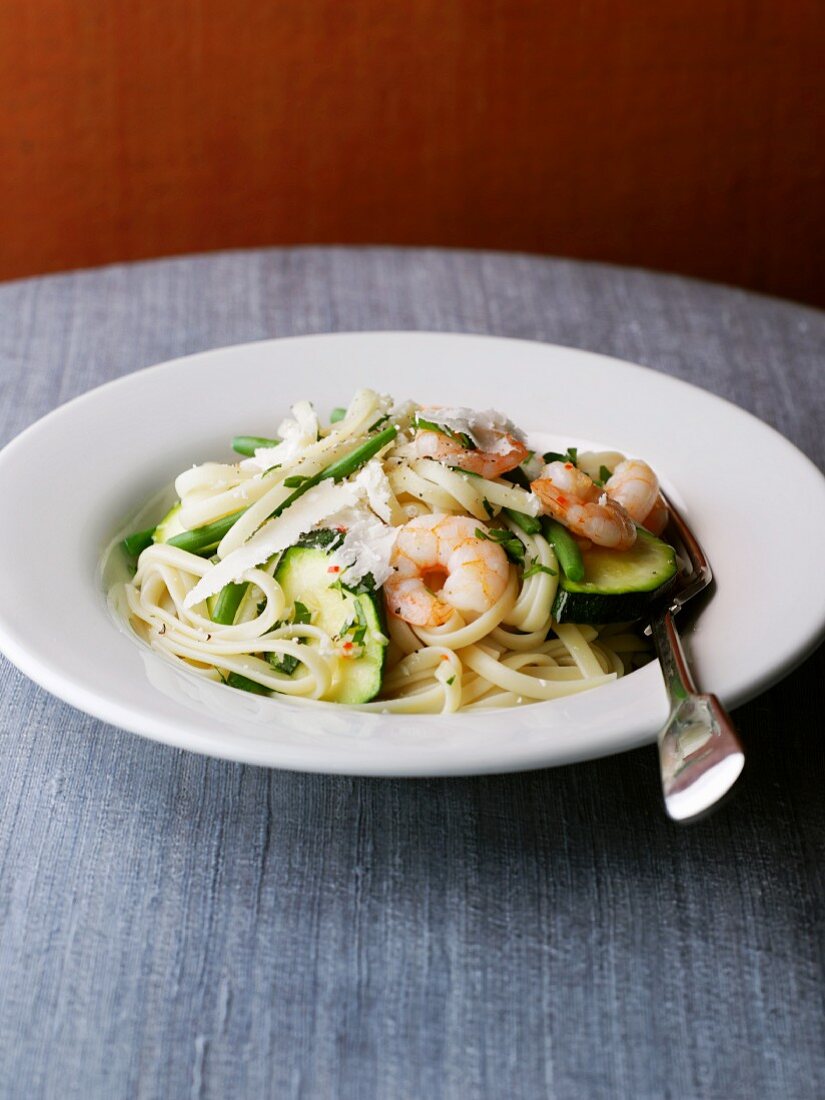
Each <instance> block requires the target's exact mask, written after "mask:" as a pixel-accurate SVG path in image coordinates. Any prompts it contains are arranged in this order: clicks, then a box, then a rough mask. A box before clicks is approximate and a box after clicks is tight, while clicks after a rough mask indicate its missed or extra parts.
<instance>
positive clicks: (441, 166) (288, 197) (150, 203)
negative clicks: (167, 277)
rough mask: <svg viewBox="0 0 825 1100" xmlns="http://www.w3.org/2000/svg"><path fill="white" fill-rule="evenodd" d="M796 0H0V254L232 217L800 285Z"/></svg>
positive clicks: (803, 195)
mask: <svg viewBox="0 0 825 1100" xmlns="http://www.w3.org/2000/svg"><path fill="white" fill-rule="evenodd" d="M824 28H825V5H823V4H822V3H820V2H819V0H788V2H783V3H777V2H776V0H684V2H679V3H677V2H673V0H661V2H658V3H656V2H653V0H626V2H618V0H604V2H601V3H597V2H595V0H594V2H587V0H580V2H577V3H573V2H570V3H554V2H552V0H541V2H536V0H404V2H401V0H271V2H268V3H267V2H264V0H171V2H170V0H3V3H2V4H0V104H2V109H1V110H0V219H2V232H0V278H9V277H14V276H20V275H27V274H34V273H39V272H45V271H53V270H59V269H63V268H68V267H76V266H86V265H94V264H101V263H106V262H109V261H113V260H127V259H134V258H140V257H147V256H159V255H164V254H172V253H180V252H190V251H197V250H204V249H213V248H227V247H237V246H246V245H262V244H286V243H302V242H388V243H397V244H439V245H460V246H470V247H490V248H507V249H525V250H528V251H533V252H547V253H553V254H557V255H565V256H576V257H586V258H592V259H600V260H610V261H616V262H620V263H631V264H641V265H646V266H650V267H654V268H661V269H666V270H672V271H679V272H683V273H688V274H694V275H699V276H703V277H707V278H712V279H721V280H724V281H727V282H732V283H738V284H742V285H745V286H749V287H754V288H757V289H761V290H767V291H770V292H773V293H778V294H782V295H787V296H790V297H794V298H799V299H803V300H808V301H814V302H820V303H825V285H823V278H822V271H823V268H822V256H823V252H825V239H824V238H825V219H823V194H825V189H824V188H823V185H824V184H825V140H823V138H824V137H825V127H823V122H824V121H825V105H824V103H823V82H822V71H823V57H825V49H823V47H825V35H824V34H823V29H824Z"/></svg>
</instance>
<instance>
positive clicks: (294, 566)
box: [275, 532, 387, 703]
mask: <svg viewBox="0 0 825 1100" xmlns="http://www.w3.org/2000/svg"><path fill="white" fill-rule="evenodd" d="M318 534H319V535H320V534H322V533H321V532H319V533H318ZM334 534H335V533H334V532H332V533H331V535H334ZM314 541H315V542H324V541H328V540H323V539H319V538H316V539H315V540H314ZM275 580H276V581H277V582H278V584H280V586H281V588H282V589H283V592H284V596H285V598H286V604H287V607H288V608H294V607H295V604H296V603H300V604H303V606H304V608H306V609H307V610H308V611H309V613H310V615H311V619H310V622H311V623H312V625H313V626H317V627H320V629H321V630H324V631H326V633H327V634H329V635H330V637H331V638H333V639H334V640H337V641H338V642H340V647H341V649H344V647H345V646H347V645H349V647H350V648H351V650H352V656H346V655H344V653H341V654H340V655H338V656H337V657H336V658H335V660H336V663H337V675H336V676H335V677H334V679H333V682H332V687H331V688H330V690H329V692H328V693H327V694H326V695H325V696H324V697H323V698H324V699H326V700H328V701H330V702H335V703H368V702H369V701H370V699H373V698H375V696H376V695H377V694H378V692H379V691H380V690H381V680H382V674H383V670H384V657H385V655H386V651H387V637H386V634H385V632H384V622H383V612H382V605H381V602H380V596H378V594H377V593H376V592H374V591H372V590H371V589H370V590H367V591H358V592H357V593H355V592H351V591H349V589H346V588H344V587H343V586H342V585H341V583H340V581H339V577H338V573H337V572H330V557H329V554H328V553H327V551H326V550H325V549H324V548H323V546H318V545H306V544H304V545H298V546H291V547H290V548H289V549H288V550H285V551H284V553H283V555H282V557H281V560H280V562H279V563H278V568H277V569H276V570H275ZM336 644H337V643H336Z"/></svg>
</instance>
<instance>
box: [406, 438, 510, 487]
mask: <svg viewBox="0 0 825 1100" xmlns="http://www.w3.org/2000/svg"><path fill="white" fill-rule="evenodd" d="M499 446H500V447H501V452H499V451H498V450H495V451H472V450H469V449H468V448H466V447H462V445H461V443H460V442H459V441H458V440H457V439H451V438H450V436H448V435H444V433H443V432H433V431H430V430H429V429H427V428H423V429H419V431H417V432H416V434H415V441H414V442H413V447H414V448H415V453H416V455H417V456H418V458H432V459H435V461H436V462H443V463H444V464H445V465H447V466H458V467H459V468H460V469H462V470H467V471H468V472H469V473H471V474H479V476H480V477H486V478H489V479H490V480H494V479H495V478H497V477H501V475H502V474H506V473H507V472H508V470H514V469H515V468H516V466H518V465H519V463H521V462H523V461H524V459H525V458H527V455H528V454H529V453H530V452H529V451H528V450H527V447H525V445H524V444H523V443H522V442H521V440H520V439H516V437H515V436H513V435H510V434H509V433H508V432H502V433H501V438H500V441H499Z"/></svg>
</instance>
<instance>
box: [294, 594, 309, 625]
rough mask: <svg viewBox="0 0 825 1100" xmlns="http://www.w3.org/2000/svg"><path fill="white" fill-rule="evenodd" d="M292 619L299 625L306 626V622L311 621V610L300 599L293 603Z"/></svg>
mask: <svg viewBox="0 0 825 1100" xmlns="http://www.w3.org/2000/svg"><path fill="white" fill-rule="evenodd" d="M292 621H293V623H297V624H298V625H299V626H306V625H307V624H308V623H311V622H312V612H311V611H310V610H309V608H308V607H307V606H306V604H302V603H301V601H300V600H296V601H295V604H294V605H293V611H292Z"/></svg>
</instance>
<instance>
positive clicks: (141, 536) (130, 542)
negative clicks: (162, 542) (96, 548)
mask: <svg viewBox="0 0 825 1100" xmlns="http://www.w3.org/2000/svg"><path fill="white" fill-rule="evenodd" d="M154 534H155V528H154V527H147V528H146V530H145V531H135V532H134V534H131V535H127V536H126V538H125V539H124V540H123V542H122V543H121V544H120V545H121V546H122V547H123V549H124V550H125V552H126V553H127V554H128V556H129V557H130V558H139V557H140V555H141V554H142V553H143V551H144V550H145V549H146V547H147V546H151V545H152V541H153V536H154Z"/></svg>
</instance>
